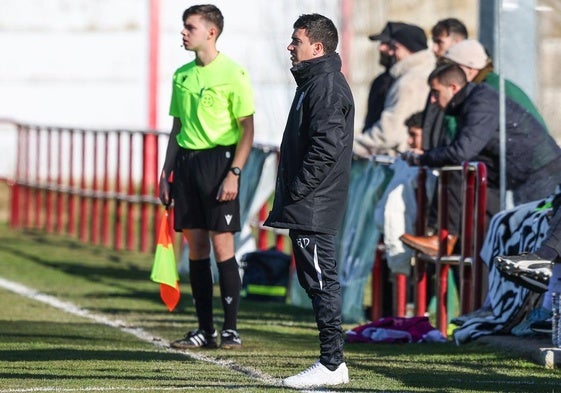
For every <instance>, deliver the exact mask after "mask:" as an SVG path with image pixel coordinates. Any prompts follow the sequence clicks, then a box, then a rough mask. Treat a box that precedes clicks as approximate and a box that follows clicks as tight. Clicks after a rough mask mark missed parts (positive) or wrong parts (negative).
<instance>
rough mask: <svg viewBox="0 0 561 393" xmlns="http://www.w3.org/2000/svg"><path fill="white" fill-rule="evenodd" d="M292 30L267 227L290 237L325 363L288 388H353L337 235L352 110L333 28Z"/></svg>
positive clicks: (315, 19) (326, 24)
mask: <svg viewBox="0 0 561 393" xmlns="http://www.w3.org/2000/svg"><path fill="white" fill-rule="evenodd" d="M293 27H294V32H293V34H292V41H291V43H290V44H289V45H288V48H287V49H288V50H289V51H290V59H291V61H292V65H293V67H292V68H291V71H292V74H293V75H294V78H295V79H296V83H297V85H298V87H297V89H296V95H295V97H294V101H293V103H292V107H291V109H290V114H289V116H288V120H287V124H286V128H285V130H284V136H283V140H282V144H281V151H280V162H279V170H278V177H277V186H276V191H275V200H274V203H273V209H272V211H271V212H270V214H269V217H268V218H267V220H266V222H265V225H268V226H272V227H276V228H288V229H289V230H290V231H289V234H290V238H291V240H292V249H293V253H294V257H295V260H296V271H297V274H298V281H299V282H300V284H301V285H302V287H303V288H304V289H305V291H306V293H307V294H308V297H309V298H310V299H311V300H312V307H313V310H314V313H315V318H316V323H317V327H318V330H319V340H320V357H319V361H318V362H316V363H314V364H313V365H312V366H311V367H310V368H308V369H306V370H305V371H303V372H301V373H299V374H297V375H294V376H292V377H289V378H286V379H284V380H283V385H285V386H288V387H292V388H304V387H313V386H321V385H339V384H343V383H347V382H348V381H349V374H348V370H347V366H346V364H345V362H344V359H343V331H342V327H341V324H342V299H341V287H340V283H339V280H338V277H337V262H336V260H335V235H336V233H337V230H338V228H339V225H340V223H341V221H342V218H343V213H344V211H345V203H346V198H347V192H348V186H349V177H350V169H351V159H352V143H353V133H354V102H353V97H352V94H351V90H350V88H349V85H348V84H347V82H346V80H345V77H344V76H343V74H342V73H341V59H340V58H339V55H338V54H337V53H335V49H336V48H337V42H338V38H337V29H336V28H335V26H334V25H333V22H332V21H331V20H329V19H328V18H326V17H324V16H321V15H318V14H311V15H302V16H300V18H298V20H297V21H296V22H295V23H294V26H293Z"/></svg>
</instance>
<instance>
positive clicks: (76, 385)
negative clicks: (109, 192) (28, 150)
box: [0, 225, 561, 393]
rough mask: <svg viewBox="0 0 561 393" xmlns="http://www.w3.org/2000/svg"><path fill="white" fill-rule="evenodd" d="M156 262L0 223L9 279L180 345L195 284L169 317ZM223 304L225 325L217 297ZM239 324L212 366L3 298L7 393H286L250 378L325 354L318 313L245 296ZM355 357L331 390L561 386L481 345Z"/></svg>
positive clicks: (350, 349) (360, 347)
mask: <svg viewBox="0 0 561 393" xmlns="http://www.w3.org/2000/svg"><path fill="white" fill-rule="evenodd" d="M151 263H152V256H151V255H146V254H140V253H130V252H116V251H110V250H105V249H102V248H94V247H89V246H85V245H83V244H81V243H79V242H78V241H75V240H73V239H68V238H61V237H57V236H47V235H43V234H41V233H40V232H19V231H13V230H10V229H8V228H7V227H6V225H0V278H3V279H7V280H11V281H15V282H18V283H21V284H23V285H26V286H28V287H32V288H35V289H37V290H39V291H41V292H43V293H45V294H48V295H51V296H56V297H58V298H60V299H61V300H64V301H67V302H72V303H74V304H76V305H79V306H81V307H83V308H85V309H87V310H90V311H91V312H93V313H96V314H100V315H104V316H106V317H108V318H110V319H112V320H120V321H123V323H124V324H126V326H129V327H139V328H142V329H144V330H145V331H146V332H148V333H150V334H151V335H153V336H155V337H160V338H162V339H163V340H172V339H175V338H178V337H179V336H181V335H182V334H183V333H184V332H185V331H186V330H188V329H192V328H193V327H195V319H194V317H193V305H192V303H191V301H190V297H189V293H188V292H189V288H188V285H187V284H186V283H185V282H183V283H182V292H183V293H182V300H181V302H180V305H179V307H178V310H176V311H175V312H173V313H169V312H167V310H166V309H165V307H164V306H163V304H162V303H161V301H160V299H159V295H158V286H157V284H155V283H153V282H151V281H150V280H149V275H150V267H151ZM215 305H216V307H215V309H216V310H217V312H216V316H215V317H216V318H215V319H216V321H217V327H218V328H219V327H220V321H221V320H222V314H221V312H220V311H219V310H220V307H219V299H218V298H216V299H215ZM346 327H347V328H350V327H352V326H346ZM239 328H240V332H241V334H242V338H243V340H244V348H243V349H242V350H240V351H226V350H205V351H201V352H200V353H201V354H202V355H204V356H205V359H203V360H196V359H193V358H191V357H188V356H184V355H182V354H178V353H174V352H171V351H168V350H166V349H164V348H162V347H161V346H160V345H154V344H153V343H150V342H146V341H142V340H140V339H139V338H137V337H135V336H133V335H131V334H128V333H126V332H122V331H121V330H119V329H117V328H115V327H111V326H106V325H101V324H98V323H95V322H94V321H92V320H91V319H87V318H83V317H78V316H73V315H71V314H68V313H65V312H63V311H61V310H58V309H55V308H53V307H51V306H48V305H46V304H44V303H41V302H38V301H36V300H32V299H28V298H25V297H22V296H19V295H16V294H14V293H12V292H9V291H6V290H0V393H4V392H16V391H21V392H24V391H64V392H69V391H84V390H86V391H89V390H92V391H111V392H120V391H122V392H125V391H126V392H134V391H154V392H156V391H175V390H178V391H181V390H185V391H189V390H193V391H201V392H217V391H226V390H233V391H242V392H263V391H265V392H277V391H287V390H286V389H282V388H280V387H277V386H273V385H271V383H270V382H269V381H268V380H267V381H264V380H263V379H259V378H256V377H253V376H252V375H248V372H247V370H250V371H251V370H255V371H256V372H260V373H262V374H263V375H265V376H270V377H272V378H282V377H285V376H288V375H291V374H293V373H296V372H299V371H301V370H302V369H303V368H305V367H307V366H309V365H310V364H311V363H312V362H313V361H315V359H316V357H317V352H318V341H317V332H316V329H315V324H314V322H313V316H312V314H311V312H310V311H309V310H305V309H299V308H294V307H291V306H288V305H284V304H277V303H260V302H250V301H247V300H243V301H242V306H241V310H240V323H239ZM156 344H157V342H156ZM346 357H347V364H348V366H349V370H350V375H351V382H350V383H349V384H348V385H345V386H343V387H338V388H335V387H334V388H331V389H329V390H330V391H350V392H365V391H380V392H381V391H384V392H472V391H477V392H554V391H556V390H559V386H561V373H560V372H559V371H558V370H546V369H545V368H544V367H543V366H539V365H535V364H533V363H530V362H527V361H525V360H522V359H517V358H514V357H511V355H509V354H505V353H501V352H497V351H496V350H495V349H493V348H490V347H487V346H486V345H484V344H481V343H478V342H477V341H476V342H473V343H470V344H468V345H463V346H461V347H458V346H456V345H454V344H453V343H446V344H411V345H395V344H386V345H365V344H354V345H347V347H346ZM205 360H206V361H205ZM228 362H229V363H228ZM223 364H230V366H225V365H223ZM234 366H235V367H234ZM240 370H241V371H240ZM249 374H251V373H249Z"/></svg>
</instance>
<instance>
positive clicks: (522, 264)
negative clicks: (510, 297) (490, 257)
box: [494, 253, 553, 293]
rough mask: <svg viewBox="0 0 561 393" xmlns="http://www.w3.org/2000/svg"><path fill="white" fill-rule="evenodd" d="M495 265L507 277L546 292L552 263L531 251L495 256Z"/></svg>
mask: <svg viewBox="0 0 561 393" xmlns="http://www.w3.org/2000/svg"><path fill="white" fill-rule="evenodd" d="M494 263H495V266H496V267H497V269H499V272H500V273H501V274H502V275H503V276H504V277H505V278H507V279H509V280H511V281H513V282H515V283H517V284H519V285H522V286H523V287H525V288H528V289H530V290H532V291H534V292H538V293H542V292H546V291H547V288H548V284H549V278H550V277H551V271H552V268H553V263H552V261H550V260H547V259H543V258H540V257H539V256H538V255H536V254H533V253H524V254H520V255H505V256H498V257H495V260H494Z"/></svg>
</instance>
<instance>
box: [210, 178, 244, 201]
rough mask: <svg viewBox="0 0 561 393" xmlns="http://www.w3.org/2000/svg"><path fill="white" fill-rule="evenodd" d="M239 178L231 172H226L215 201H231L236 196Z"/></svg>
mask: <svg viewBox="0 0 561 393" xmlns="http://www.w3.org/2000/svg"><path fill="white" fill-rule="evenodd" d="M239 180H240V178H239V177H238V176H236V175H234V174H233V173H231V172H228V174H227V175H226V177H225V178H224V180H222V184H221V185H220V188H219V189H218V194H217V195H216V199H217V200H218V201H220V202H227V201H233V200H234V199H236V197H237V196H238V187H239Z"/></svg>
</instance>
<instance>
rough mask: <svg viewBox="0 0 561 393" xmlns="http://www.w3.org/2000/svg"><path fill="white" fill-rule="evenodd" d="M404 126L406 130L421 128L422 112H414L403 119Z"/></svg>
mask: <svg viewBox="0 0 561 393" xmlns="http://www.w3.org/2000/svg"><path fill="white" fill-rule="evenodd" d="M405 126H406V127H407V128H411V127H416V128H423V112H415V113H413V114H412V115H411V116H409V117H408V118H407V119H405Z"/></svg>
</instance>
